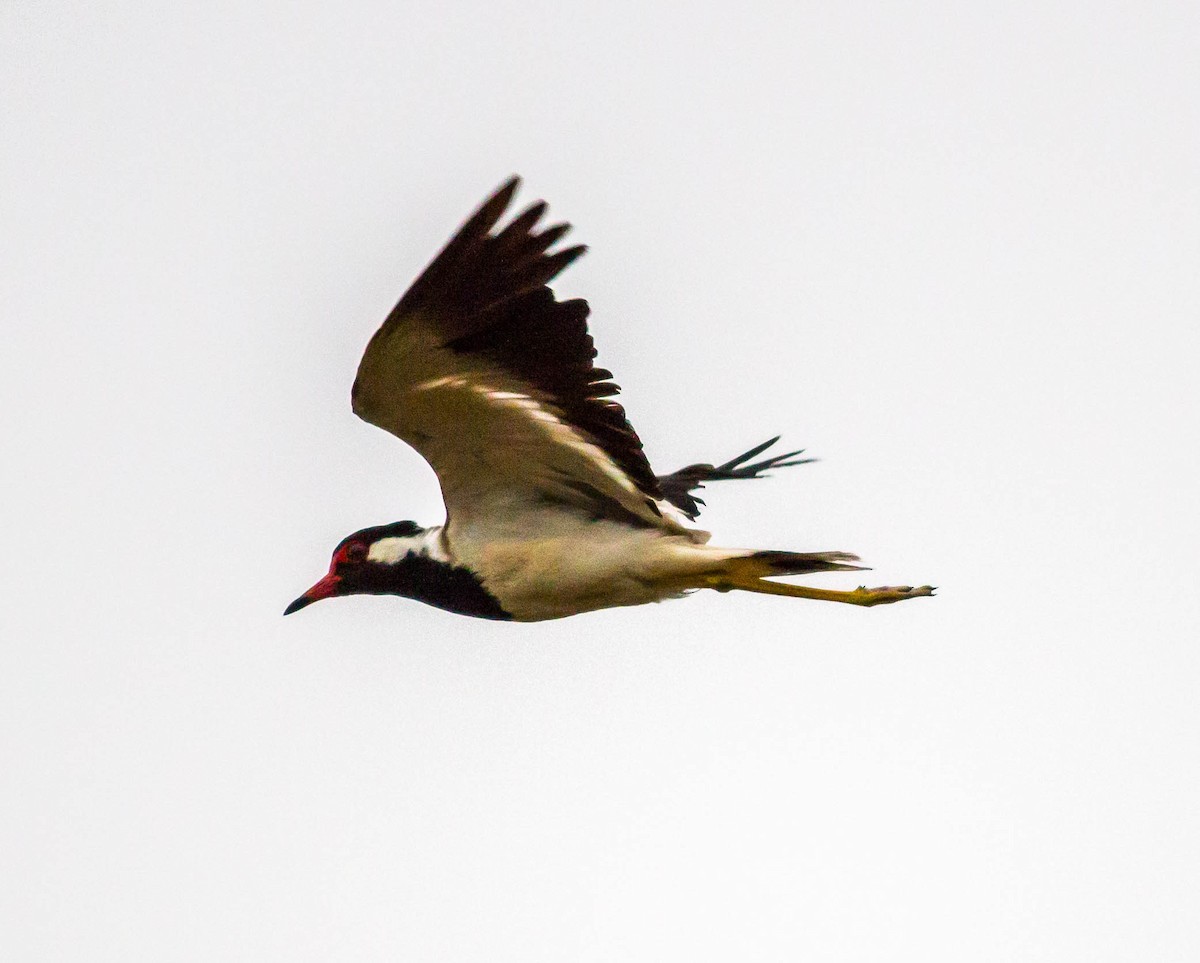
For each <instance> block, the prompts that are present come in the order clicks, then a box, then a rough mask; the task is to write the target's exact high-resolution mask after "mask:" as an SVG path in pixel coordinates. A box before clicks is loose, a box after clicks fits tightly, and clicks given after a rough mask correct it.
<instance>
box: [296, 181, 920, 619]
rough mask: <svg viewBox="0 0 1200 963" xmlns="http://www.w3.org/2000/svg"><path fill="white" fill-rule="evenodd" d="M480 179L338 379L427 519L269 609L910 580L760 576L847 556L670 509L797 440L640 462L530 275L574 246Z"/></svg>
mask: <svg viewBox="0 0 1200 963" xmlns="http://www.w3.org/2000/svg"><path fill="white" fill-rule="evenodd" d="M518 184H519V180H518V178H516V177H514V178H512V179H511V180H510V181H508V182H507V183H506V184H505V185H504V186H503V187H501V188H500V189H499V190H498V191H497V192H496V193H495V194H493V195H492V197H490V198H489V199H488V200H487V201H486V202H485V203H484V205H483V206H482V207H481V208H480V209H479V210H478V211H477V212H476V213H475V215H474V216H473V217H471V219H470V220H468V221H467V223H466V224H464V225H463V227H462V229H461V230H460V231H459V232H458V233H457V234H456V235H455V236H454V238H453V239H452V240H451V241H450V243H449V244H447V245H446V247H445V248H444V249H443V250H442V252H441V253H440V254H439V255H438V256H437V257H436V258H434V260H433V262H432V263H431V264H430V265H429V267H427V268H426V269H425V271H424V273H422V274H421V276H420V277H418V278H417V280H416V281H414V282H413V284H412V287H410V288H409V289H408V291H407V292H406V293H405V295H404V296H403V297H402V298H401V299H400V303H399V304H397V305H396V307H395V308H394V309H393V310H392V313H391V314H389V315H388V317H387V320H385V321H384V322H383V326H382V327H381V328H380V329H379V330H378V331H377V332H376V333H375V336H374V337H373V338H372V339H371V342H370V344H368V345H367V350H366V353H365V354H364V355H363V359H362V362H361V363H360V364H359V367H358V377H357V379H356V380H355V382H354V389H353V392H352V393H351V399H352V404H353V407H354V412H355V414H357V415H358V416H359V417H360V418H363V419H364V420H366V421H369V422H370V423H371V424H373V425H377V426H378V427H380V428H382V429H383V430H384V431H388V432H391V433H392V434H393V435H395V436H396V437H397V438H400V439H401V440H402V441H405V442H407V443H408V444H410V445H412V446H413V448H415V449H416V450H417V451H419V452H420V453H421V454H422V455H423V456H424V457H425V459H426V460H427V461H428V462H429V464H430V465H432V466H433V470H434V471H435V472H436V473H437V476H438V480H439V481H440V482H441V486H442V496H443V498H444V499H445V502H446V515H447V519H446V523H445V524H444V525H441V526H436V527H434V528H422V527H421V526H419V525H417V524H415V523H414V522H395V523H393V524H391V525H380V526H377V527H374V528H364V529H363V530H362V531H359V532H355V533H354V534H353V535H351V536H349V537H348V538H345V539H343V540H342V541H341V543H340V544H339V545H338V546H337V548H336V549H335V551H334V553H333V563H332V564H331V565H330V568H329V574H327V575H326V576H325V577H324V578H323V579H321V580H320V581H319V582H317V584H316V585H314V586H313V587H312V588H311V589H309V590H308V591H307V592H306V593H305V594H304V595H302V596H300V598H298V599H296V601H294V602H293V603H292V604H291V605H289V606H288V607H287V610H286V612H285V613H284V614H285V615H286V614H288V613H291V612H295V611H297V610H298V609H302V608H304V606H306V605H308V604H310V603H311V602H316V601H317V600H318V599H324V598H329V597H330V596H334V595H357V594H363V593H366V594H371V595H403V596H407V597H408V598H413V599H417V600H419V601H421V602H426V603H428V604H430V605H435V606H437V607H438V608H442V609H446V610H448V611H450V612H458V613H460V614H463V615H474V616H478V617H480V618H486V619H515V620H518V621H529V622H532V621H538V620H541V619H557V618H562V617H563V616H567V615H576V614H578V613H580V612H589V611H592V610H594V609H604V608H610V607H613V606H618V605H641V604H642V603H643V602H659V601H662V600H663V599H670V598H678V597H680V596H682V595H685V594H687V593H688V592H690V591H692V590H693V589H702V588H709V589H716V590H718V591H728V590H730V589H742V590H744V591H747V592H762V593H765V594H768V595H787V596H792V597H794V598H806V599H826V600H829V601H835V602H849V603H851V604H853V605H880V604H883V603H886V602H898V601H900V600H901V599H910V598H915V597H918V596H922V595H932V594H933V589H932V588H931V587H930V586H928V585H922V586H920V587H918V588H913V587H911V586H888V587H884V588H865V587H860V588H858V589H857V590H855V591H852V592H838V591H828V590H825V589H815V588H808V587H805V586H800V585H792V584H788V583H784V582H776V581H771V577H772V576H777V575H800V574H804V573H808V572H840V571H851V570H857V569H858V568H859V567H858V566H855V565H851V564H849V563H851V562H855V561H857V560H858V559H857V557H856V556H854V555H850V554H848V553H846V552H814V553H809V552H778V551H750V550H746V549H730V548H714V547H712V546H710V545H708V544H707V542H708V538H709V535H708V532H703V531H699V530H697V529H695V528H693V527H692V526H691V525H689V524H688V523H689V522H691V521H693V520H694V519H695V518H696V516H697V515H698V514H699V511H700V505H701V504H702V503H701V501H700V499H698V498H697V497H696V496H695V495H693V494H692V492H693V491H695V490H696V489H698V488H701V487H702V483H703V482H706V481H718V480H725V479H737V478H757V477H759V476H760V474H761V472H763V471H765V470H767V469H770V468H781V467H784V466H787V465H797V464H801V462H802V461H805V460H807V459H796V457H795V456H796V455H799V454H800V452H788V453H787V454H783V455H775V456H774V457H766V458H763V459H762V460H760V461H753V459H754V458H756V457H757V456H758V455H760V454H762V453H763V452H764V451H765V450H766V449H767V448H768V447H769V446H770V445H772V444H774V443H775V441H777V440H778V439H776V438H773V439H771V441H769V442H766V443H764V444H761V445H758V446H757V447H755V448H752V449H751V450H750V451H748V452H746V453H745V454H744V455H740V456H739V457H737V458H734V459H733V460H731V461H728V462H726V463H725V464H723V465H720V466H713V465H690V466H689V467H687V468H683V469H680V470H679V471H677V472H674V473H672V474H670V475H655V474H654V472H653V471H652V470H651V468H650V463H649V462H648V461H647V460H646V456H645V455H644V454H643V452H642V443H641V441H640V440H639V439H638V436H637V434H636V433H635V432H634V430H633V428H632V427H631V426H630V424H629V422H628V421H627V420H626V419H625V411H624V409H622V408H621V406H620V405H619V404H617V403H616V402H615V401H612V400H610V399H611V397H612V396H613V395H615V394H617V392H618V390H619V389H618V388H617V386H616V385H615V384H613V382H612V381H611V380H610V379H611V378H612V373H611V372H609V371H606V370H604V369H603V368H597V367H594V366H593V364H592V359H593V358H594V357H595V356H596V351H595V348H593V347H592V339H591V337H590V336H589V335H588V331H587V320H586V319H587V315H588V305H587V302H586V301H582V300H578V299H575V300H571V301H559V300H557V299H556V298H555V296H554V292H553V291H551V290H550V288H549V287H548V286H547V285H548V284H549V282H550V281H551V280H552V279H553V278H554V277H555V276H556V275H557V274H558V273H559V272H560V271H561V270H562V269H563V268H565V267H566V266H567V265H568V264H570V263H571V262H572V261H574V260H575V259H576V258H577V257H579V256H580V255H581V254H583V252H584V251H585V250H586V249H585V248H584V247H583V246H582V245H579V246H576V247H569V248H566V249H564V250H560V251H558V252H556V253H549V249H550V248H551V247H552V246H553V245H554V243H555V242H556V241H558V240H559V239H560V238H561V237H562V236H563V235H564V234H565V233H566V232H567V230H568V225H566V224H557V225H555V226H553V227H549V228H546V229H545V230H540V231H539V230H536V226H537V223H538V221H539V220H540V219H541V217H542V215H543V214H544V213H545V211H546V204H545V202H543V201H539V202H538V203H536V204H534V205H533V206H531V207H530V208H529V209H528V210H526V211H525V212H524V213H522V214H521V215H519V216H518V217H516V218H515V219H513V220H512V221H511V222H510V223H509V224H508V226H506V227H504V228H503V229H501V230H498V231H495V232H493V229H494V228H495V227H496V225H497V223H498V222H499V221H500V219H501V217H502V216H503V215H504V212H505V210H506V209H507V208H508V205H509V202H510V201H511V200H512V197H513V195H514V194H515V193H516V190H517V185H518Z"/></svg>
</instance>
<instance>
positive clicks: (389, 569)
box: [283, 522, 426, 615]
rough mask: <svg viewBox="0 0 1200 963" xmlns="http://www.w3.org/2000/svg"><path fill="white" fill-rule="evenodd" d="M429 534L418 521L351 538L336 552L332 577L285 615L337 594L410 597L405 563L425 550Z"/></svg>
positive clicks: (302, 598)
mask: <svg viewBox="0 0 1200 963" xmlns="http://www.w3.org/2000/svg"><path fill="white" fill-rule="evenodd" d="M425 531H426V530H425V529H423V528H421V526H420V525H418V524H416V522H393V523H392V524H391V525H376V526H375V527H373V528H364V529H362V530H361V531H358V532H355V533H354V534H353V535H347V536H346V537H345V538H343V539H342V540H341V541H340V542H339V543H338V546H337V548H335V549H334V550H333V560H332V561H331V562H330V564H329V572H328V574H326V576H325V577H324V578H323V579H321V581H319V582H317V584H316V585H314V586H313V587H312V588H310V589H309V590H308V591H307V592H305V593H304V594H303V595H301V596H300V598H298V599H296V601H294V602H293V603H292V604H291V605H289V606H288V607H287V608H286V609H284V610H283V614H284V615H291V614H292V613H293V612H299V611H300V609H302V608H304V607H305V606H306V605H311V604H312V603H313V602H319V601H320V600H321V599H327V598H330V597H332V596H335V595H407V594H409V592H408V591H406V590H405V587H404V586H403V585H402V571H403V568H404V566H403V564H402V563H403V562H404V561H405V560H406V559H407V558H409V557H410V556H411V555H413V554H415V553H416V552H418V551H419V550H420V549H421V547H422V536H423V535H424V533H425ZM403 581H406V580H403Z"/></svg>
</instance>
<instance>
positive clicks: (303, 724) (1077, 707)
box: [0, 0, 1200, 961]
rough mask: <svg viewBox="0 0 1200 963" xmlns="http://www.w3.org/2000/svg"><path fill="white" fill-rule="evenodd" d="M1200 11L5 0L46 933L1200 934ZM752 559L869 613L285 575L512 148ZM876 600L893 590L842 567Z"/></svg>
mask: <svg viewBox="0 0 1200 963" xmlns="http://www.w3.org/2000/svg"><path fill="white" fill-rule="evenodd" d="M1198 37H1200V16H1198V15H1197V13H1196V7H1195V5H1194V4H1191V3H1178V4H1170V3H1146V2H1141V0H1139V2H1132V0H1131V2H1127V3H1116V2H1099V3H1094V4H1067V3H1017V4H1006V5H1000V6H999V7H994V6H989V5H985V4H980V3H975V4H954V3H947V2H941V3H937V2H933V3H924V4H891V3H861V2H851V3H837V4H835V3H809V4H783V3H769V4H768V3H760V4H750V5H748V6H744V7H743V8H742V9H740V10H737V11H736V12H735V10H734V8H733V7H732V6H731V5H729V4H717V3H710V4H703V3H701V4H697V3H678V4H668V3H654V2H651V3H646V2H636V3H572V2H563V0H559V2H555V3H549V2H546V3H503V2H500V3H497V2H487V3H482V2H477V3H464V4H455V3H449V4H447V3H427V4H418V3H398V4H385V3H375V4H370V3H338V4H328V5H319V4H314V3H301V4H284V3H277V2H272V3H253V4H247V3H244V2H236V3H233V2H224V0H219V2H214V3H207V4H202V5H194V6H193V8H192V9H190V10H189V9H185V8H182V7H180V6H179V5H163V4H151V3H132V2H131V3H113V2H99V3H97V2H87V3H33V2H22V0H7V2H5V3H3V5H0V98H2V104H3V106H2V114H0V130H2V133H0V165H2V168H0V175H2V182H3V191H2V193H0V243H2V245H3V249H2V256H3V273H2V277H0V285H2V287H0V303H2V318H3V349H2V354H0V366H2V367H3V372H2V378H0V401H2V403H3V412H4V428H3V437H4V455H3V459H2V464H3V467H2V469H0V470H2V471H3V500H2V503H0V513H2V514H3V537H4V546H5V547H4V550H3V552H2V553H0V580H2V584H3V586H4V596H3V598H4V601H3V607H2V609H0V629H2V631H3V643H2V644H3V650H2V653H3V654H2V659H3V662H2V665H0V718H2V721H3V729H2V733H0V738H2V739H3V746H2V752H3V758H2V760H0V764H2V768H0V778H2V779H3V797H2V805H3V811H2V812H0V850H2V852H0V862H2V864H3V867H4V869H3V872H2V874H0V891H2V899H0V955H2V956H3V957H4V958H5V959H10V960H50V959H54V960H61V959H80V960H131V959H139V960H156V961H157V960H218V959H220V960H233V959H242V960H361V959H390V960H446V961H459V960H514V961H516V960H520V961H559V960H583V961H607V960H637V961H641V960H646V961H650V960H654V961H660V960H686V961H695V960H735V959H736V960H809V961H847V960H853V961H892V960H906V961H907V960H913V961H930V960H946V961H959V960H978V961H992V960H995V961H1009V960H1021V961H1030V960H1039V961H1040V960H1047V961H1076V960H1079V961H1085V960H1086V961H1097V960H1113V961H1118V960H1119V961H1125V960H1133V959H1137V960H1153V961H1175V960H1178V961H1183V960H1189V961H1190V960H1195V959H1197V958H1198V957H1200V913H1197V902H1196V899H1197V893H1198V892H1200V870H1198V868H1197V867H1198V865H1200V831H1198V828H1197V813H1198V812H1200V793H1198V790H1197V786H1198V784H1200V778H1198V777H1200V765H1198V763H1200V758H1198V756H1200V752H1198V744H1200V741H1198V739H1197V724H1198V723H1200V711H1198V709H1197V683H1198V678H1197V676H1198V669H1200V658H1198V656H1197V639H1198V635H1200V633H1198V632H1197V622H1198V617H1200V605H1198V603H1197V575H1198V574H1200V573H1198V572H1197V564H1196V551H1197V549H1196V542H1197V536H1198V535H1200V532H1198V527H1200V526H1198V525H1197V507H1196V505H1197V491H1198V490H1200V486H1198V484H1197V482H1198V479H1197V460H1198V459H1197V452H1196V442H1197V438H1198V437H1200V423H1198V421H1200V415H1198V411H1200V405H1198V404H1197V398H1196V395H1197V392H1196V388H1195V371H1196V366H1197V360H1198V351H1197V335H1196V324H1197V320H1198V318H1200V281H1198V275H1197V266H1198V265H1200V188H1198V183H1200V181H1198V178H1197V171H1200V120H1198V114H1197V108H1196V103H1197V94H1198V92H1200V57H1198V56H1197V43H1198ZM514 172H518V173H521V174H522V175H524V177H525V178H526V185H527V186H526V189H525V191H524V193H523V194H522V198H521V199H522V200H523V201H531V200H533V199H536V198H537V197H545V198H547V199H548V200H549V201H550V202H551V205H552V214H553V215H555V216H557V217H560V218H565V219H568V220H570V221H572V222H573V223H575V224H576V225H577V229H576V231H575V233H574V234H573V235H572V240H576V241H585V242H587V243H589V244H590V245H591V246H592V250H591V253H590V254H589V255H588V257H586V258H585V259H584V260H583V261H581V262H580V263H579V264H578V265H577V266H575V267H573V268H571V270H570V271H569V272H567V274H565V275H564V276H563V277H562V278H561V279H560V281H559V283H558V290H559V292H560V293H561V294H562V295H563V296H583V297H587V298H588V299H589V300H590V301H591V303H592V307H593V315H592V327H593V331H594V333H595V335H596V338H597V342H598V344H599V347H600V351H601V357H600V360H601V363H603V364H605V365H606V366H608V367H611V368H612V369H613V370H614V371H615V372H616V373H617V377H618V380H619V381H620V382H621V384H622V385H623V386H624V388H625V394H624V395H623V398H624V400H625V402H626V405H627V408H628V411H629V414H630V417H631V419H632V420H633V422H634V424H635V425H636V426H637V427H638V429H639V430H640V432H641V435H642V438H643V439H644V441H645V443H646V446H647V449H648V451H649V453H650V455H651V457H652V459H653V461H654V464H655V465H656V467H658V469H659V470H660V471H669V470H672V469H674V468H677V467H679V466H680V465H682V464H685V463H688V462H691V461H696V460H716V459H724V458H727V457H729V456H731V455H733V454H735V453H737V452H739V451H741V450H743V449H744V448H746V447H749V446H750V445H751V444H753V443H756V442H758V441H760V440H762V439H763V438H766V437H768V436H770V435H772V434H775V433H777V432H782V433H784V436H785V442H788V443H791V444H792V445H793V446H804V447H806V448H807V449H808V451H809V453H810V454H813V455H815V456H818V457H819V458H821V462H820V463H818V464H816V465H809V466H805V467H802V468H794V469H788V470H786V471H784V472H781V473H778V474H777V475H776V476H775V477H774V478H772V479H771V480H768V481H760V482H755V483H743V484H740V485H728V484H727V485H724V486H710V487H709V489H708V490H707V491H706V493H705V494H706V495H707V496H708V503H709V505H708V510H707V512H706V514H705V515H704V517H703V521H704V522H705V525H706V527H708V528H710V529H712V530H713V531H714V532H715V533H716V537H715V541H716V542H717V543H724V544H733V545H748V546H755V547H773V548H790V549H796V550H830V549H842V550H849V551H856V552H858V553H860V554H861V555H862V556H863V557H864V558H865V559H866V560H867V561H868V562H869V563H870V564H873V565H874V566H875V571H874V572H872V573H870V580H871V584H888V583H897V582H917V583H919V582H924V581H929V582H933V583H935V584H937V585H939V586H940V587H941V594H940V597H939V598H937V599H935V600H921V601H915V602H912V603H907V604H904V605H900V606H894V607H885V608H879V609H871V610H858V609H853V608H850V607H846V606H834V605H827V604H820V603H810V602H801V601H791V600H784V599H776V598H766V597H758V596H739V595H728V596H720V595H716V594H712V593H708V594H704V595H702V596H697V597H694V598H691V599H688V600H686V601H680V602H673V603H669V604H664V605H661V606H650V607H644V608H641V609H630V610H625V611H610V612H603V613H598V614H594V615H589V616H584V617H580V618H576V619H573V620H569V621H564V622H557V623H546V624H541V625H531V626H520V625H496V624H490V623H486V622H480V621H474V620H469V619H463V618H457V617H454V616H450V615H447V614H445V613H442V612H439V611H436V610H434V609H431V608H426V607H423V606H421V605H418V604H416V603H413V602H409V601H404V600H399V599H389V598H357V599H349V600H340V601H336V602H326V603H323V604H321V605H318V606H314V607H313V608H311V609H309V610H306V611H305V612H303V613H302V614H300V615H297V616H295V617H291V618H288V619H286V620H284V619H282V618H281V617H280V613H281V612H282V609H283V607H284V606H285V605H286V604H287V603H288V602H289V601H290V600H291V599H292V598H294V597H295V596H296V595H298V594H299V593H300V592H301V591H302V590H304V589H305V588H307V587H308V585H310V584H311V583H312V582H313V581H315V580H316V578H317V577H319V576H320V575H321V574H323V573H324V571H325V569H326V566H327V564H328V556H329V552H330V551H331V550H332V548H333V546H334V544H335V543H336V542H337V541H338V539H340V538H341V537H342V536H343V535H345V534H347V533H349V532H351V531H353V530H354V529H356V528H358V527H361V526H364V525H369V524H377V523H382V522H389V521H393V520H396V519H401V518H413V519H416V520H419V521H421V522H424V523H436V522H439V521H440V520H441V518H442V515H441V504H440V500H439V497H438V490H437V486H436V481H435V479H434V477H433V475H432V473H431V472H430V471H429V470H428V468H427V467H426V466H425V465H424V463H423V462H421V460H420V459H419V458H418V457H417V456H416V455H415V454H414V453H413V452H411V451H409V450H406V449H405V448H404V447H403V446H402V445H400V444H398V443H396V442H395V441H394V440H393V439H391V438H390V437H388V436H386V435H385V434H383V433H382V432H379V431H378V430H376V429H374V428H371V427H370V426H368V425H366V424H364V423H362V422H360V421H358V420H357V419H355V418H354V417H353V415H352V414H351V412H350V409H349V403H348V402H349V388H350V383H351V380H352V377H353V372H354V368H355V365H356V364H357V361H358V357H359V355H360V353H361V351H362V348H363V346H364V345H365V343H366V341H367V339H368V337H369V336H370V334H371V333H372V332H373V331H374V329H375V327H376V326H377V324H378V323H379V321H380V320H381V319H382V317H383V316H384V314H385V313H386V312H387V311H388V309H389V308H390V307H391V305H392V303H393V302H394V301H395V299H396V298H397V296H398V295H399V294H400V292H401V290H402V289H403V287H404V286H405V285H406V284H407V283H408V281H409V280H411V278H412V277H413V276H414V275H415V274H416V273H417V272H418V271H419V269H420V268H421V267H422V266H423V265H424V264H425V263H426V262H427V261H428V259H429V258H430V257H431V256H432V255H433V254H434V252H435V251H436V250H437V249H438V247H439V246H440V245H441V244H442V243H443V242H444V241H445V240H446V238H447V237H448V236H449V234H450V233H451V231H452V230H453V229H454V228H455V227H456V226H457V225H458V224H459V223H460V221H461V220H462V219H463V218H464V217H465V216H466V215H467V214H468V213H469V212H470V211H471V210H472V209H473V207H474V206H475V205H476V204H477V203H478V202H479V201H480V200H481V199H482V198H483V197H484V196H485V195H486V194H487V193H488V192H489V191H491V190H492V189H493V188H494V187H495V186H496V185H497V184H498V183H499V182H500V181H502V180H503V179H504V178H506V177H507V176H508V175H509V174H511V173H514ZM817 581H820V582H821V584H827V585H844V586H847V587H852V586H853V585H854V584H856V581H857V580H856V579H853V578H849V577H847V578H839V577H836V576H835V577H825V578H824V579H823V580H817Z"/></svg>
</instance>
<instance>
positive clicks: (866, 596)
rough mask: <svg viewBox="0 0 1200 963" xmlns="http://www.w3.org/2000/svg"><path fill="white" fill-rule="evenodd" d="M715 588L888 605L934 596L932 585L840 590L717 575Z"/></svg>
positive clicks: (852, 603) (714, 581)
mask: <svg viewBox="0 0 1200 963" xmlns="http://www.w3.org/2000/svg"><path fill="white" fill-rule="evenodd" d="M711 587H712V588H715V589H717V590H718V591H728V590H729V589H741V590H742V591H743V592H760V593H762V594H763V595H786V596H788V597H789V598H794V599H821V600H822V601H825V602H845V603H847V604H849V605H868V606H870V605H887V604H889V603H890V602H900V601H903V600H904V599H915V598H921V597H922V596H929V595H933V593H934V587H933V586H932V585H918V586H917V587H916V588H914V587H913V586H911V585H884V586H881V587H880V588H867V587H866V586H865V585H860V586H859V587H858V588H856V589H855V590H854V591H853V592H838V591H835V590H833V589H818V588H809V587H808V586H807V585H790V584H789V583H787V582H772V581H769V580H768V579H762V578H756V579H740V578H737V577H736V576H735V577H734V578H730V577H728V576H726V577H719V576H718V577H715V578H714V579H713V580H712V583H711Z"/></svg>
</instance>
